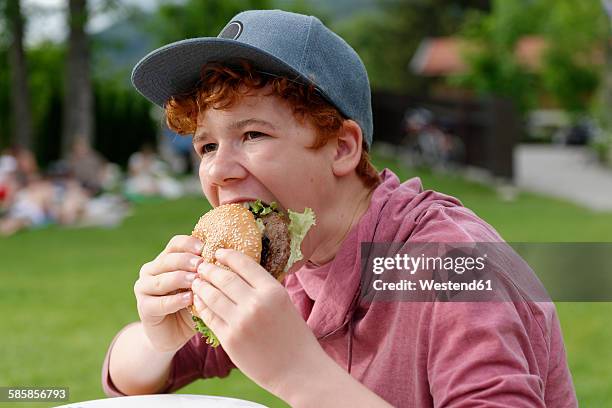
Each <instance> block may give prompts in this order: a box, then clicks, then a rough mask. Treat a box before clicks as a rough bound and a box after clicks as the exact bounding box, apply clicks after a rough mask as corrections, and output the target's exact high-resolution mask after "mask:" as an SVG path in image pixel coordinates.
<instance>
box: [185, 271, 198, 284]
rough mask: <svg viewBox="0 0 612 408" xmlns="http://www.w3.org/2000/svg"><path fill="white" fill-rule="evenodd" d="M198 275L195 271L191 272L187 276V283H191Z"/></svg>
mask: <svg viewBox="0 0 612 408" xmlns="http://www.w3.org/2000/svg"><path fill="white" fill-rule="evenodd" d="M196 277H197V275H196V274H195V273H190V274H189V275H187V276H185V280H186V281H187V283H189V284H191V283H192V282H193V281H194V280H195V278H196Z"/></svg>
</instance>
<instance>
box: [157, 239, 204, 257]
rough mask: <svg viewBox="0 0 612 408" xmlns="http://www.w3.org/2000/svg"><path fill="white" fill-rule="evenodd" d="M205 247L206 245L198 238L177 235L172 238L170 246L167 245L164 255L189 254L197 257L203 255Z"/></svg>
mask: <svg viewBox="0 0 612 408" xmlns="http://www.w3.org/2000/svg"><path fill="white" fill-rule="evenodd" d="M203 247H204V243H203V242H202V241H200V240H199V239H197V238H194V237H192V236H190V235H175V236H173V237H172V238H170V241H169V242H168V245H166V248H165V249H164V250H163V251H162V253H166V254H169V253H173V252H189V253H192V254H195V255H202V248H203Z"/></svg>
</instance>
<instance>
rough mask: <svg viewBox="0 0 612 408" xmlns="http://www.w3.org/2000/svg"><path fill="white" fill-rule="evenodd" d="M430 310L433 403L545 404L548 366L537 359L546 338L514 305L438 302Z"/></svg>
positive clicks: (462, 404)
mask: <svg viewBox="0 0 612 408" xmlns="http://www.w3.org/2000/svg"><path fill="white" fill-rule="evenodd" d="M519 307H520V306H519ZM431 313H432V314H431V319H430V327H429V341H428V346H427V348H428V350H427V356H428V357H427V372H428V377H429V378H428V380H429V384H430V391H431V395H432V397H433V400H434V406H436V407H453V408H456V407H472V406H485V405H486V406H487V407H508V406H512V407H517V408H519V407H530V408H536V407H541V408H545V407H546V405H545V379H546V374H547V373H546V371H547V370H546V369H545V367H542V359H540V358H539V354H541V353H540V351H539V350H540V349H541V348H542V347H543V348H544V349H545V348H546V344H545V343H546V342H545V339H543V338H532V337H530V335H529V333H528V330H526V327H525V323H526V322H523V321H522V319H521V317H520V312H519V311H518V310H517V309H516V308H515V304H513V303H512V302H496V303H490V302H470V303H467V302H435V303H434V305H433V306H432V312H431ZM527 324H529V323H527ZM543 369H544V370H543Z"/></svg>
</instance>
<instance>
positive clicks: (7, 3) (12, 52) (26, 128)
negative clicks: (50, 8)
mask: <svg viewBox="0 0 612 408" xmlns="http://www.w3.org/2000/svg"><path fill="white" fill-rule="evenodd" d="M2 6H3V8H4V17H5V21H6V22H7V26H8V34H9V38H10V39H9V52H8V59H9V65H10V79H11V81H10V82H11V84H10V88H11V106H12V109H11V116H12V127H11V128H12V137H11V139H12V143H13V144H16V145H18V146H21V147H25V148H28V149H31V148H32V113H31V108H30V92H29V90H28V78H27V73H28V69H27V64H26V58H25V52H24V48H23V32H24V18H23V15H22V13H21V4H20V2H19V0H4V1H3V2H2Z"/></svg>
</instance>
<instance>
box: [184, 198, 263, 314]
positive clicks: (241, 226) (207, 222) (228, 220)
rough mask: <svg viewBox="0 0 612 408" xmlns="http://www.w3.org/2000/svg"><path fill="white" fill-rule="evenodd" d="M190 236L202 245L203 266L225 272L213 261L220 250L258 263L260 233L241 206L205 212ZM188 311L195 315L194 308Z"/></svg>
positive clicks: (225, 206)
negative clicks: (241, 254)
mask: <svg viewBox="0 0 612 408" xmlns="http://www.w3.org/2000/svg"><path fill="white" fill-rule="evenodd" d="M191 236H193V237H195V238H198V239H199V240H201V241H203V242H204V248H203V249H202V258H203V259H204V262H207V263H212V264H215V265H218V266H220V267H222V268H227V267H226V266H225V265H223V264H221V263H219V262H218V261H217V259H216V258H215V252H216V251H217V249H219V248H227V249H234V250H236V251H240V252H242V253H243V254H246V255H248V256H250V257H251V258H253V259H254V260H255V261H256V262H257V263H259V261H260V260H261V249H262V243H261V237H262V234H261V231H260V230H259V227H258V226H257V222H256V221H255V217H254V216H253V213H251V212H250V211H249V210H248V209H247V208H245V207H244V206H242V205H240V204H226V205H221V206H219V207H216V208H214V209H212V210H210V211H208V212H207V213H206V214H204V215H203V216H202V217H200V220H199V221H198V223H197V224H196V226H195V227H194V229H193V232H192V233H191ZM190 311H191V313H192V314H194V315H195V314H196V311H195V308H194V307H193V305H191V306H190Z"/></svg>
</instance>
